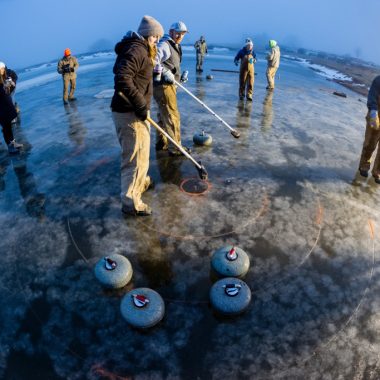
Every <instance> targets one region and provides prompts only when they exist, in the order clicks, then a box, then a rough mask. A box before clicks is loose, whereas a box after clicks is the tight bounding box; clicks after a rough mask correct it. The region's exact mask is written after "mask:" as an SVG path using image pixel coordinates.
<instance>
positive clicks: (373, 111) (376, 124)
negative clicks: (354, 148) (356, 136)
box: [359, 75, 380, 184]
mask: <svg viewBox="0 0 380 380" xmlns="http://www.w3.org/2000/svg"><path fill="white" fill-rule="evenodd" d="M367 107H368V113H367V116H366V121H367V123H366V129H365V136H364V143H363V149H362V154H361V157H360V163H359V172H360V175H361V176H363V177H368V172H369V170H370V166H371V157H372V154H373V153H374V151H375V150H376V147H377V154H376V158H375V162H374V164H373V167H372V176H373V178H374V179H375V182H376V183H378V184H380V147H379V145H380V144H379V141H380V119H379V110H380V75H379V76H377V77H376V78H375V79H374V80H373V82H372V84H371V87H370V89H369V93H368V98H367Z"/></svg>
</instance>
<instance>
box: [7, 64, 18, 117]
mask: <svg viewBox="0 0 380 380" xmlns="http://www.w3.org/2000/svg"><path fill="white" fill-rule="evenodd" d="M4 77H5V82H4V89H5V91H6V93H7V94H8V95H10V96H11V98H12V102H13V104H14V106H15V108H16V112H17V114H19V113H20V109H19V107H18V105H17V102H15V92H16V84H17V80H18V75H17V74H16V72H15V71H13V70H11V69H10V68H9V67H5V74H4ZM15 122H17V118H15V119H13V120H12V123H15Z"/></svg>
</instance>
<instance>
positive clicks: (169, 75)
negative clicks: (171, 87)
mask: <svg viewBox="0 0 380 380" xmlns="http://www.w3.org/2000/svg"><path fill="white" fill-rule="evenodd" d="M163 78H164V81H165V83H168V84H173V83H174V81H175V78H174V74H173V73H172V72H171V71H170V70H167V71H165V72H164V73H163Z"/></svg>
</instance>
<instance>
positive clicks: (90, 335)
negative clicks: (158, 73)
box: [0, 51, 380, 380]
mask: <svg viewBox="0 0 380 380" xmlns="http://www.w3.org/2000/svg"><path fill="white" fill-rule="evenodd" d="M233 56H234V54H233V52H228V51H227V52H226V51H223V52H216V53H213V54H210V56H208V57H206V62H205V71H204V73H203V75H196V74H195V60H194V57H193V54H192V53H191V52H186V54H185V57H184V62H183V65H182V68H183V69H188V70H189V71H190V75H189V78H190V80H189V82H188V83H187V84H186V87H187V88H188V89H189V90H190V91H192V92H194V94H195V95H196V96H198V97H199V98H200V99H201V100H202V101H204V102H205V103H206V104H207V105H208V106H210V107H211V108H212V109H213V110H214V111H215V112H216V113H218V114H219V115H220V116H221V117H223V118H224V119H225V120H226V121H227V122H228V123H229V124H230V125H231V126H232V127H234V128H236V129H238V130H239V132H240V133H241V137H240V139H234V138H233V137H232V136H231V135H230V134H229V131H228V130H227V129H226V128H225V127H223V126H222V125H221V124H220V123H219V122H218V121H217V120H216V119H215V118H213V117H212V115H210V114H208V113H207V112H206V111H205V110H204V109H203V108H202V107H201V106H200V105H199V104H197V103H196V102H195V101H194V100H193V99H191V98H190V97H189V96H188V95H187V94H185V93H184V92H183V91H181V90H179V91H178V94H179V96H178V98H179V107H180V111H181V117H182V136H183V144H184V145H192V136H193V134H194V133H196V132H200V131H201V130H202V129H204V130H205V131H206V132H208V133H210V134H211V135H212V137H213V144H212V146H211V147H196V146H194V148H193V155H194V157H195V158H196V159H201V160H202V163H203V164H204V165H205V167H206V169H207V171H208V173H209V182H210V188H209V191H207V192H206V193H205V194H203V195H202V196H190V195H188V194H186V193H184V192H183V191H181V190H180V185H181V183H182V181H183V180H185V179H187V178H191V177H195V176H196V175H197V173H196V170H195V169H194V167H193V165H192V164H191V162H189V161H187V160H185V159H183V158H172V157H168V156H167V155H166V154H164V153H159V154H157V155H156V152H155V150H154V144H151V145H152V149H151V162H150V175H151V176H152V178H153V179H154V180H155V183H156V186H155V188H154V189H153V190H151V191H149V192H147V193H146V194H145V195H144V197H143V199H144V200H145V201H146V202H147V203H148V204H149V205H151V207H152V208H153V215H152V216H151V217H148V218H124V217H123V216H122V215H121V212H120V208H121V205H120V200H119V192H120V170H119V165H120V157H119V155H120V148H119V145H118V141H117V138H116V134H115V130H114V125H113V123H112V119H111V113H110V109H109V104H110V96H111V95H112V91H111V90H112V87H113V74H112V66H113V61H114V58H113V55H112V54H97V55H94V56H91V55H89V56H86V57H84V58H83V59H81V60H80V61H79V62H80V64H81V67H80V70H79V72H78V82H77V83H78V84H77V91H76V96H77V98H78V101H77V102H75V103H71V104H70V106H68V107H64V106H63V104H62V100H61V91H62V83H61V79H60V76H59V75H58V74H55V64H53V65H49V64H47V65H43V66H41V67H40V68H34V69H33V70H28V71H25V72H22V73H20V82H19V84H18V93H17V94H16V96H17V101H18V103H19V104H20V107H21V111H22V121H21V124H20V125H19V126H17V127H16V136H17V138H18V140H20V141H21V142H23V143H24V144H25V146H26V149H25V152H24V153H23V154H22V155H21V156H19V157H9V156H8V154H7V152H6V150H5V148H4V144H2V145H1V146H0V210H1V214H0V226H1V229H2V231H3V234H2V239H1V241H0V251H1V255H0V265H1V268H2V273H1V275H0V289H1V290H2V297H1V301H0V303H1V307H0V319H1V326H2V328H1V332H0V334H1V339H0V377H1V378H4V379H17V380H18V379H39V380H40V379H49V380H58V379H118V380H120V379H132V378H133V379H224V378H228V379H252V378H254V379H272V380H273V379H274V380H277V379H278V380H280V379H281V380H283V379H289V380H290V379H292V380H293V379H334V380H336V379H347V380H348V379H350V380H351V379H373V380H375V379H379V378H380V364H379V354H380V333H379V331H380V301H379V297H378V294H379V290H380V289H379V288H380V276H379V275H380V269H379V250H378V243H379V236H378V234H379V226H380V220H379V212H378V205H379V201H380V186H379V185H377V184H376V183H375V182H374V181H373V179H372V178H370V179H368V181H363V180H360V179H358V178H355V176H356V169H357V166H358V162H359V155H360V151H361V146H362V142H363V137H364V127H365V121H364V116H365V113H366V105H365V102H366V99H364V98H362V97H361V96H360V95H357V94H355V93H352V92H349V91H348V90H346V89H343V88H342V87H340V86H339V85H337V84H335V83H333V82H329V81H326V79H325V78H323V77H322V76H320V75H318V73H316V72H314V71H312V70H310V69H308V68H307V67H305V66H304V65H301V64H299V63H297V62H294V61H290V60H283V61H282V64H281V66H280V69H279V71H278V74H279V77H278V78H277V80H276V85H277V88H276V90H275V91H274V92H269V93H267V92H266V90H265V86H266V79H265V60H264V57H263V56H261V55H259V56H258V58H259V61H258V64H257V65H256V72H257V76H256V79H255V87H254V89H255V92H254V100H253V103H244V102H240V101H239V100H238V74H236V73H222V72H211V71H210V70H211V69H227V70H235V69H236V68H235V66H233V64H232V62H233ZM209 73H212V75H213V76H214V79H213V80H211V81H208V80H206V75H207V74H209ZM333 91H344V92H346V93H347V95H348V97H347V98H339V97H336V96H334V95H332V92H333ZM155 113H156V110H155V108H153V110H152V115H153V116H154V115H155ZM154 138H155V132H154V130H153V128H152V142H154ZM224 245H236V246H238V247H241V248H243V249H244V250H245V251H246V252H247V253H248V254H249V256H250V260H251V269H250V270H249V272H248V274H247V276H246V277H245V281H246V283H247V284H248V285H249V287H250V288H251V290H252V304H251V305H250V307H249V309H248V310H247V311H246V312H245V313H244V314H243V315H241V316H239V317H236V318H232V319H224V318H220V317H218V316H216V315H215V314H214V313H213V312H212V310H211V308H210V305H209V302H208V294H209V290H210V288H211V286H212V284H213V281H214V279H213V278H212V276H210V258H211V255H212V253H213V252H214V251H215V250H217V249H218V248H220V247H222V246H224ZM112 253H118V254H122V255H124V256H126V257H127V258H128V259H129V260H130V261H131V263H132V266H133V268H134V277H133V280H132V283H131V284H129V285H127V287H126V288H125V289H122V290H119V291H104V290H102V288H101V286H100V285H99V284H98V282H97V281H96V279H95V276H94V272H93V269H94V266H95V264H96V262H97V261H98V260H99V259H100V258H102V257H104V256H106V255H109V254H112ZM135 287H151V288H152V289H154V290H156V291H157V292H159V293H160V294H161V296H162V297H163V298H164V300H165V304H166V316H165V318H164V320H163V321H162V322H161V323H160V324H159V325H158V326H156V327H155V328H153V329H151V330H148V331H145V332H141V331H137V330H134V329H132V328H131V327H129V326H128V325H127V324H126V322H125V321H124V320H123V319H122V316H121V314H120V301H121V298H122V296H123V295H124V294H125V293H126V292H127V291H129V290H131V289H132V288H135Z"/></svg>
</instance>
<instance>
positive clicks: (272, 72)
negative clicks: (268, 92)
mask: <svg viewBox="0 0 380 380" xmlns="http://www.w3.org/2000/svg"><path fill="white" fill-rule="evenodd" d="M277 69H278V67H268V68H267V81H268V87H269V88H274V77H275V75H276V72H277Z"/></svg>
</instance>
